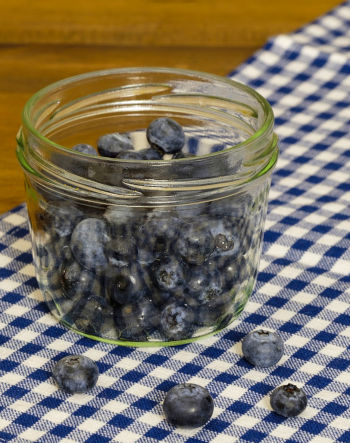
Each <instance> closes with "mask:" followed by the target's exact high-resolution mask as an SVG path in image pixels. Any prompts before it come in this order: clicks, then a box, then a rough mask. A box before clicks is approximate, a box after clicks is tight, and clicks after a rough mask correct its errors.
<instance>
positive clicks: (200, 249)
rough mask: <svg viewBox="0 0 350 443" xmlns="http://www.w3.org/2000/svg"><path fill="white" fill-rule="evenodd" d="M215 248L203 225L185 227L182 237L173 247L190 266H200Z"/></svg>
mask: <svg viewBox="0 0 350 443" xmlns="http://www.w3.org/2000/svg"><path fill="white" fill-rule="evenodd" d="M214 247H215V243H214V238H213V236H212V235H211V233H210V231H208V229H207V227H206V226H205V225H201V224H197V223H194V224H189V225H187V226H186V225H185V226H184V228H183V231H182V235H181V236H180V237H179V238H178V239H177V241H176V244H175V245H174V248H175V250H176V251H177V252H178V253H179V255H180V256H181V257H182V258H183V259H184V260H185V261H186V262H187V263H189V264H191V265H201V264H202V263H204V262H205V260H207V258H208V257H209V256H210V254H211V253H212V252H213V250H214Z"/></svg>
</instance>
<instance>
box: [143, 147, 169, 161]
mask: <svg viewBox="0 0 350 443" xmlns="http://www.w3.org/2000/svg"><path fill="white" fill-rule="evenodd" d="M138 152H139V153H140V154H141V156H142V159H143V160H162V158H163V154H162V153H161V152H160V151H159V150H157V149H154V148H146V149H142V150H141V151H138Z"/></svg>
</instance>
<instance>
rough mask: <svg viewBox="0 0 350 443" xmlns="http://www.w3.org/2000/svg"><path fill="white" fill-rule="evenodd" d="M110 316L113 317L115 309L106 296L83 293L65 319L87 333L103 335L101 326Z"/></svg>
mask: <svg viewBox="0 0 350 443" xmlns="http://www.w3.org/2000/svg"><path fill="white" fill-rule="evenodd" d="M108 318H111V319H112V318H113V309H112V308H111V307H110V306H109V305H108V303H107V301H106V300H105V298H103V297H101V296H98V295H94V294H92V295H89V296H86V295H83V296H82V297H81V298H80V299H79V300H78V301H77V302H76V303H75V305H74V306H73V308H72V309H71V310H70V311H69V312H68V313H67V314H66V315H65V316H64V317H63V320H64V321H66V322H67V323H69V324H71V325H73V324H74V326H75V327H76V329H77V330H78V331H81V332H84V333H85V334H91V335H101V328H102V327H103V324H104V322H105V321H106V320H107V319H108Z"/></svg>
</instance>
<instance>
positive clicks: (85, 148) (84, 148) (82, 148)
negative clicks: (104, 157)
mask: <svg viewBox="0 0 350 443" xmlns="http://www.w3.org/2000/svg"><path fill="white" fill-rule="evenodd" d="M72 150H73V151H76V152H81V153H83V154H89V155H97V152H96V149H95V148H94V147H93V146H91V145H87V144H85V143H79V144H78V145H75V146H73V148H72Z"/></svg>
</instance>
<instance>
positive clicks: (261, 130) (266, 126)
mask: <svg viewBox="0 0 350 443" xmlns="http://www.w3.org/2000/svg"><path fill="white" fill-rule="evenodd" d="M138 72H143V73H150V74H151V73H169V74H171V73H173V74H182V75H189V76H190V75H193V76H197V77H199V78H203V79H206V80H212V81H213V80H215V81H217V82H220V83H222V84H227V85H229V86H232V87H234V88H236V89H240V90H242V91H243V92H245V93H246V94H248V95H250V96H252V97H253V98H255V99H256V100H257V102H258V103H259V104H260V105H261V107H262V110H263V113H264V115H263V120H262V123H261V124H260V125H259V127H258V129H257V130H256V131H255V132H254V133H253V134H252V135H251V136H250V137H248V138H246V139H245V140H243V141H242V142H239V143H237V144H235V145H233V146H231V147H227V148H225V149H224V150H222V151H217V152H211V153H207V154H202V155H196V156H195V157H191V162H196V161H201V160H203V159H206V158H213V157H219V158H220V157H221V156H223V155H225V154H227V152H229V151H233V150H234V151H239V150H240V149H244V147H245V146H247V145H249V144H251V143H252V142H256V141H258V140H259V139H260V138H261V137H263V136H264V135H265V134H266V133H268V132H269V131H270V129H271V128H272V126H273V123H274V114H273V110H272V108H271V106H270V104H269V102H268V101H267V100H266V99H265V98H264V97H263V96H262V95H261V94H259V93H258V92H257V91H255V90H254V89H253V88H251V87H250V86H247V85H245V84H243V83H240V82H237V81H235V80H231V79H230V78H228V77H223V76H219V75H216V74H210V73H206V72H201V71H196V70H188V69H179V68H164V67H133V68H115V69H105V70H98V71H91V72H87V73H83V74H78V75H74V76H71V77H66V78H64V79H62V80H59V81H56V82H54V83H51V84H49V85H47V86H45V87H44V88H41V89H40V90H39V91H37V92H36V93H35V94H34V95H32V96H31V97H30V98H29V99H28V100H27V102H26V103H25V106H24V108H23V111H22V124H23V126H24V127H25V128H26V130H28V131H29V132H30V133H31V134H32V135H33V136H34V137H36V138H38V139H39V140H41V141H42V142H44V143H45V144H48V145H50V146H52V147H54V148H56V149H59V150H64V151H67V150H69V152H72V151H71V150H70V149H68V148H66V147H65V146H63V145H60V144H59V143H56V142H54V141H52V140H51V139H50V138H48V137H45V136H44V135H43V134H42V133H41V132H40V131H38V130H37V129H35V127H34V125H33V124H32V122H31V118H30V109H31V107H32V106H33V105H34V104H35V103H36V102H37V101H38V100H39V99H40V98H42V97H43V96H45V94H48V93H50V92H51V91H53V90H55V89H56V88H63V87H64V86H66V85H69V84H71V83H74V82H79V81H82V80H86V79H90V78H93V77H103V76H107V75H113V74H128V73H129V74H135V73H138ZM74 155H77V156H78V157H79V156H86V155H87V154H84V153H81V152H77V151H74ZM104 161H108V162H111V163H113V162H118V163H121V164H123V163H125V164H135V163H139V162H140V160H134V159H118V158H107V157H106V158H104ZM186 161H188V158H175V159H170V160H167V162H170V163H175V162H176V163H178V162H186ZM157 163H164V160H142V164H143V165H148V164H157Z"/></svg>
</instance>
